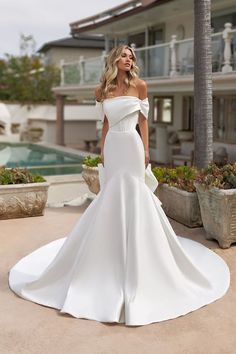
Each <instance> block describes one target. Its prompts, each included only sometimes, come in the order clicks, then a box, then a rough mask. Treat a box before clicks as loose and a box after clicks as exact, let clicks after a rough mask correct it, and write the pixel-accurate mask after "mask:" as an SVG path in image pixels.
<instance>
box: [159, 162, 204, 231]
mask: <svg viewBox="0 0 236 354" xmlns="http://www.w3.org/2000/svg"><path fill="white" fill-rule="evenodd" d="M152 171H153V173H154V175H155V177H156V178H157V180H158V182H159V184H158V187H157V190H156V192H155V194H156V195H157V197H158V198H159V199H160V200H161V202H162V207H163V209H164V211H165V213H166V214H167V215H168V216H169V217H171V218H172V219H174V220H176V221H178V222H180V223H182V224H184V225H186V226H188V227H199V226H202V218H201V212H200V206H199V202H198V197H197V193H196V189H195V186H194V180H195V178H196V176H197V172H198V171H197V169H196V168H195V167H190V166H177V167H175V168H169V167H154V168H153V169H152Z"/></svg>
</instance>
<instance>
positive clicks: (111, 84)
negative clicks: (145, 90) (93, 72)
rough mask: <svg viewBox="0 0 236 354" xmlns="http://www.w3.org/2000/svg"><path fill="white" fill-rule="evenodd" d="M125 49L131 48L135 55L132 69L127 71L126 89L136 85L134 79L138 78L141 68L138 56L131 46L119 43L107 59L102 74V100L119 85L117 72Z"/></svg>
mask: <svg viewBox="0 0 236 354" xmlns="http://www.w3.org/2000/svg"><path fill="white" fill-rule="evenodd" d="M124 49H129V50H130V52H131V53H132V56H133V64H132V67H131V69H130V70H129V71H128V72H127V78H125V80H124V83H125V85H126V91H127V90H128V88H129V87H130V86H132V85H133V86H134V82H133V81H134V79H135V78H138V74H139V68H138V66H137V58H136V55H135V53H134V51H133V49H132V48H131V47H129V46H128V45H124V44H122V45H119V46H117V47H114V48H113V49H112V50H111V51H110V52H109V54H108V56H107V59H106V64H105V68H104V71H103V73H102V76H101V80H100V81H101V86H100V87H101V100H103V99H105V98H107V97H108V96H109V94H110V93H111V91H112V90H114V89H115V87H116V85H117V74H118V67H117V62H118V61H119V60H120V58H121V54H122V52H123V50H124Z"/></svg>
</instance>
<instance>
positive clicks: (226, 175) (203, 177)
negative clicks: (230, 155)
mask: <svg viewBox="0 0 236 354" xmlns="http://www.w3.org/2000/svg"><path fill="white" fill-rule="evenodd" d="M196 182H198V183H200V184H202V185H203V186H205V188H208V187H216V188H220V189H234V188H236V162H235V163H232V164H230V163H228V164H226V165H224V166H217V165H216V164H215V163H211V164H209V166H208V167H207V168H205V169H201V170H200V171H199V173H198V176H197V178H196Z"/></svg>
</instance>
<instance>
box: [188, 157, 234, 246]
mask: <svg viewBox="0 0 236 354" xmlns="http://www.w3.org/2000/svg"><path fill="white" fill-rule="evenodd" d="M194 185H195V187H196V190H197V194H198V199H199V203H200V209H201V215H202V221H203V226H204V229H205V230H206V238H207V239H216V240H217V241H218V243H219V245H220V247H221V248H229V247H230V246H231V244H232V243H233V242H236V163H233V164H230V163H229V164H226V165H223V166H217V165H216V164H215V163H211V164H210V165H209V166H208V167H207V168H205V169H201V170H200V172H199V174H198V176H197V178H196V181H195V182H194Z"/></svg>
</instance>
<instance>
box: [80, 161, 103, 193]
mask: <svg viewBox="0 0 236 354" xmlns="http://www.w3.org/2000/svg"><path fill="white" fill-rule="evenodd" d="M101 162H102V160H101V157H100V156H96V157H91V156H90V155H88V156H86V157H85V158H84V159H83V161H82V167H83V171H82V177H83V178H84V180H85V182H86V183H87V185H88V188H89V190H90V191H91V192H92V193H95V194H98V192H99V191H100V183H99V175H98V164H100V163H101Z"/></svg>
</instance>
